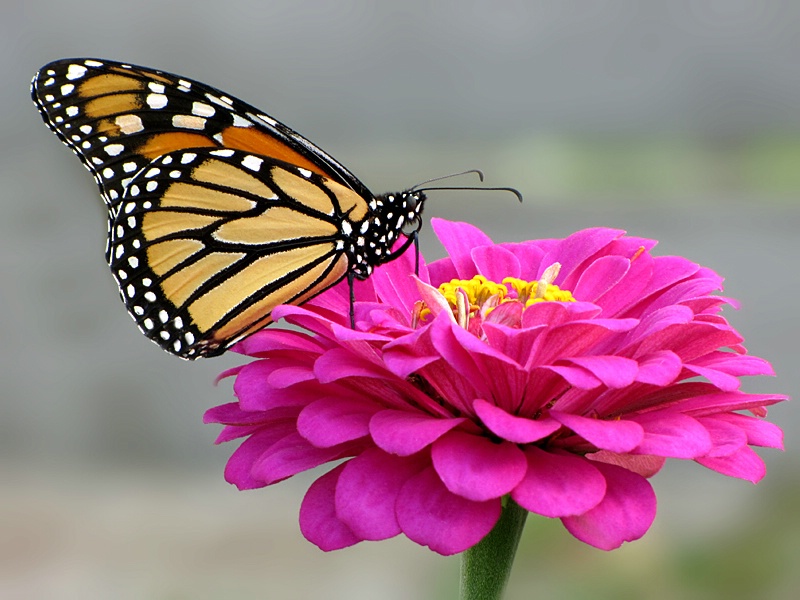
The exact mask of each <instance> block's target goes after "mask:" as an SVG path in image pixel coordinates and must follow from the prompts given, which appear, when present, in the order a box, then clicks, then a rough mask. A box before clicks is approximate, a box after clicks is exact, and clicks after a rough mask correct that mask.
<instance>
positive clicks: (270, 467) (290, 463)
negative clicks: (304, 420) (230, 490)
mask: <svg viewBox="0 0 800 600" xmlns="http://www.w3.org/2000/svg"><path fill="white" fill-rule="evenodd" d="M347 454H348V452H347V449H345V448H344V447H342V446H337V447H334V448H316V447H314V446H312V445H311V444H310V443H309V442H308V440H306V439H305V438H303V437H301V436H300V434H299V433H292V434H290V435H287V436H286V437H284V438H282V439H280V440H278V441H277V442H275V443H274V444H272V446H270V447H269V448H268V449H267V451H266V452H265V453H264V454H263V455H262V456H261V458H259V459H258V460H257V461H255V463H254V464H253V469H252V474H253V477H254V478H256V479H259V480H261V481H263V482H264V483H266V484H267V485H269V484H271V483H276V482H278V481H281V480H282V479H286V478H287V477H291V476H292V475H296V474H297V473H301V472H302V471H307V470H308V469H313V468H314V467H316V466H319V465H321V464H324V463H326V462H329V461H331V460H336V459H338V458H342V457H343V456H347Z"/></svg>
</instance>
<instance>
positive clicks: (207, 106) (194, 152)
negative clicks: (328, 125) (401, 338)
mask: <svg viewBox="0 0 800 600" xmlns="http://www.w3.org/2000/svg"><path fill="white" fill-rule="evenodd" d="M31 96H32V98H33V101H34V103H35V104H36V106H37V108H38V109H39V112H40V113H41V116H42V119H43V120H44V122H45V123H46V124H47V125H48V127H50V129H51V130H52V131H53V132H54V133H55V134H56V135H57V136H58V137H59V138H60V139H61V140H62V141H63V142H64V143H65V144H66V145H67V146H68V147H69V148H70V149H72V150H73V152H75V154H77V155H78V157H79V158H80V159H81V161H82V162H83V164H84V165H85V166H86V168H87V169H89V171H90V172H91V173H92V175H93V176H94V178H95V180H96V182H97V184H98V186H99V188H100V194H101V196H102V197H103V199H104V201H105V203H106V206H107V208H108V226H109V229H108V242H107V245H106V258H107V259H108V263H109V265H110V267H111V272H112V274H113V276H114V278H115V279H116V281H117V284H118V285H119V290H120V295H121V297H122V301H123V302H124V303H125V306H126V308H127V309H128V312H129V313H130V315H131V316H132V317H133V319H134V321H135V322H136V324H137V325H138V327H139V329H140V330H141V331H142V332H143V333H144V335H145V336H147V337H148V338H149V339H151V340H152V341H154V342H155V343H157V344H158V345H159V346H161V347H162V348H163V349H164V350H166V351H167V352H170V353H172V354H174V355H177V356H179V357H181V358H184V359H189V360H193V359H196V358H199V357H209V356H216V355H219V354H221V353H223V352H224V351H225V350H227V349H228V348H230V347H231V346H232V345H233V344H235V343H236V342H237V341H239V340H241V339H243V338H244V337H246V336H248V335H250V334H252V333H254V332H256V331H258V330H259V329H261V328H263V327H264V326H266V325H267V324H269V323H270V322H271V317H270V315H271V313H272V310H273V309H274V308H275V307H276V306H278V305H279V304H285V303H291V304H300V303H302V302H304V301H306V300H308V299H310V298H312V297H313V296H315V295H317V294H319V293H321V292H323V291H324V290H326V289H328V288H329V287H331V286H333V285H334V284H336V283H338V282H339V281H341V280H343V279H345V278H347V279H348V281H349V284H350V292H351V322H352V320H353V315H352V295H353V281H354V280H355V279H365V278H366V277H368V276H369V275H370V273H371V272H372V271H373V269H374V268H375V267H377V266H379V265H381V264H383V263H386V262H388V261H391V260H393V259H395V258H397V257H398V256H400V255H401V254H402V253H403V252H405V251H406V250H407V249H408V247H409V246H410V245H411V244H412V243H414V242H415V241H416V236H417V233H418V232H419V230H420V228H421V226H422V221H421V218H420V217H421V214H422V209H423V207H424V203H425V200H426V196H425V193H424V191H423V190H421V189H414V188H411V189H409V190H406V191H403V192H399V193H393V194H383V195H373V194H372V192H370V191H369V190H368V189H367V188H366V186H365V185H364V184H363V183H361V182H360V181H359V180H358V179H357V178H356V177H355V175H353V174H352V173H351V172H350V171H348V170H347V169H346V168H345V167H344V166H342V165H341V164H340V163H339V162H338V161H336V159H334V158H333V157H331V156H330V155H329V154H327V153H325V152H324V151H323V150H321V149H320V148H318V147H317V146H316V145H314V144H313V143H312V142H310V141H308V140H307V139H306V138H304V137H303V136H301V135H300V134H298V133H296V132H295V131H293V130H292V129H290V128H289V127H287V126H286V125H284V124H283V123H280V122H278V121H276V120H275V119H273V118H272V117H270V116H268V115H266V114H264V113H263V112H261V111H259V110H258V109H256V108H254V107H252V106H250V105H249V104H246V103H244V102H242V101H241V100H237V99H236V98H234V97H232V96H231V95H229V94H226V93H225V92H223V91H220V90H218V89H215V88H213V87H210V86H207V85H205V84H203V83H200V82H198V81H194V80H192V79H189V78H187V77H182V76H179V75H173V74H170V73H166V72H163V71H159V70H155V69H150V68H146V67H139V66H134V65H130V64H124V63H119V62H113V61H109V60H98V59H86V58H79V59H63V60H57V61H55V62H52V63H49V64H47V65H45V66H44V67H42V68H41V69H40V70H39V71H38V72H37V73H36V75H35V76H34V78H33V81H32V83H31ZM420 185H421V184H420ZM415 187H418V186H415ZM401 240H402V241H401Z"/></svg>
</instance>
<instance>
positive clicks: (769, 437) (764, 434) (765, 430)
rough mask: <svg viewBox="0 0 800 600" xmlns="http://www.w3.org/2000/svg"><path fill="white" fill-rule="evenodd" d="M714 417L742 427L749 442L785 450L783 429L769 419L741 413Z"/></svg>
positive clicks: (754, 444)
mask: <svg viewBox="0 0 800 600" xmlns="http://www.w3.org/2000/svg"><path fill="white" fill-rule="evenodd" d="M714 418H715V419H717V420H718V421H725V422H726V423H730V424H732V425H735V426H736V427H739V428H741V430H742V431H744V432H745V433H746V434H747V443H748V444H752V445H753V446H765V447H767V448H778V449H779V450H783V431H781V428H780V427H778V426H777V425H775V424H773V423H770V422H769V421H764V420H762V419H759V418H757V417H751V416H749V415H740V414H739V413H720V414H717V415H714Z"/></svg>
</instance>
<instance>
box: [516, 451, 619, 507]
mask: <svg viewBox="0 0 800 600" xmlns="http://www.w3.org/2000/svg"><path fill="white" fill-rule="evenodd" d="M525 456H526V458H527V463H528V465H527V466H528V470H527V472H526V473H525V477H524V478H523V479H522V481H521V482H520V484H519V485H518V486H517V487H516V488H515V489H514V491H513V492H511V497H512V498H513V499H514V501H515V502H516V503H517V504H519V505H520V506H522V507H523V508H525V509H527V510H529V511H531V512H534V513H537V514H540V515H544V516H546V517H566V516H571V515H580V514H583V513H585V512H586V511H587V510H589V509H591V508H594V507H595V506H597V504H598V503H599V502H600V501H601V500H602V499H603V497H604V496H605V494H606V480H605V478H604V477H603V475H602V474H601V473H600V471H598V470H597V469H596V468H595V467H594V466H593V465H592V463H590V462H589V461H587V460H586V459H584V458H581V457H578V456H574V455H571V454H553V453H551V452H545V451H544V450H541V449H540V448H537V447H536V446H530V447H528V448H526V449H525Z"/></svg>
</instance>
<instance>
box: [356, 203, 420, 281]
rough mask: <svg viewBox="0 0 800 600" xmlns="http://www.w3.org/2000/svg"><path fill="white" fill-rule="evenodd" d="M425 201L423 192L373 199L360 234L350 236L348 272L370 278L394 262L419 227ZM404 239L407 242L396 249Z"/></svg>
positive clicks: (361, 277)
mask: <svg viewBox="0 0 800 600" xmlns="http://www.w3.org/2000/svg"><path fill="white" fill-rule="evenodd" d="M425 199H426V196H425V193H424V192H418V191H413V190H407V191H404V192H397V193H391V194H381V195H379V196H375V199H374V201H373V203H372V204H371V208H372V207H374V208H372V211H371V214H370V215H369V216H368V217H367V218H366V219H365V220H364V221H363V222H362V224H361V228H360V229H361V230H360V231H358V232H353V236H352V240H351V246H350V250H351V253H352V256H353V260H352V261H351V264H352V267H351V268H352V271H353V272H354V273H355V275H356V277H358V278H359V279H364V278H366V277H369V275H370V274H371V273H372V270H373V269H374V268H375V267H377V266H379V265H382V264H383V263H386V262H389V261H391V260H393V259H395V258H397V257H398V256H399V255H400V254H402V253H403V252H404V251H405V250H406V249H407V248H408V246H409V245H410V244H411V243H412V242H413V240H414V237H415V236H416V233H417V232H418V231H419V230H420V227H421V226H422V221H421V219H420V217H421V216H422V210H423V208H424V204H425ZM404 235H405V236H406V240H405V241H404V242H403V243H402V244H401V245H399V246H397V247H395V244H396V243H397V241H398V240H399V239H400V238H401V237H402V236H404ZM393 249H394V251H393Z"/></svg>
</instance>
